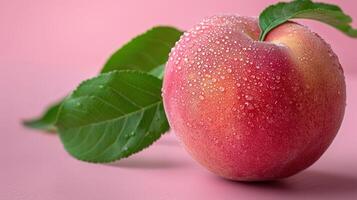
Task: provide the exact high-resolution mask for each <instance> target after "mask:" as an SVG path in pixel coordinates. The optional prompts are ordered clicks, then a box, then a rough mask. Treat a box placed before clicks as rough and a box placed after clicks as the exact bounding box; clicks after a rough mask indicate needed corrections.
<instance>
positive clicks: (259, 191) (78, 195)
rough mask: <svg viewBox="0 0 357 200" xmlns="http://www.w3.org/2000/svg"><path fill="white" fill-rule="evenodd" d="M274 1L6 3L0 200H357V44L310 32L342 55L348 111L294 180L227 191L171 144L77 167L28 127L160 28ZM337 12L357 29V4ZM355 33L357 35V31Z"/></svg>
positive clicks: (1, 24)
mask: <svg viewBox="0 0 357 200" xmlns="http://www.w3.org/2000/svg"><path fill="white" fill-rule="evenodd" d="M274 2H275V1H272V0H271V1H268V0H259V1H258V0H249V1H246V0H220V1H213V0H205V1H186V0H180V1H179V0H154V1H151V2H150V3H149V1H144V0H142V1H137V0H130V1H120V0H112V1H110V0H102V1H89V0H87V1H86V0H76V1H63V0H51V1H46V0H34V1H26V0H23V1H20V0H11V1H10V0H0V67H1V73H0V92H1V94H0V112H1V114H0V134H1V139H0V199H1V200H2V199H4V200H7V199H15V200H18V199H28V200H35V199H36V200H38V199H40V200H42V199H46V200H59V199H66V200H70V199H114V198H115V199H170V200H172V199H225V200H227V199H300V198H306V199H315V198H316V199H357V170H356V169H357V161H356V158H357V146H356V144H355V143H356V142H357V135H356V133H355V132H356V128H357V126H356V122H355V120H356V118H357V104H356V103H355V102H356V101H357V90H356V88H357V59H356V55H357V54H356V52H357V40H356V39H354V40H353V39H350V38H347V37H346V36H344V35H343V34H341V33H340V32H338V31H335V30H334V29H332V28H329V27H327V26H325V25H322V24H319V23H315V22H306V21H304V23H306V24H308V25H309V26H310V27H311V29H313V30H314V31H316V32H318V33H319V34H320V35H321V36H322V37H323V38H325V39H326V40H327V41H328V42H329V43H330V44H331V45H332V48H333V49H334V50H335V52H336V53H337V54H338V55H339V57H340V61H341V63H342V65H343V67H344V69H345V72H346V82H347V90H348V91H347V94H348V99H347V103H348V105H347V109H346V115H345V119H344V122H343V124H342V127H341V130H340V132H339V134H338V136H337V138H336V139H335V141H334V143H333V144H332V146H331V147H330V148H329V149H328V151H327V152H326V154H324V156H323V157H322V158H321V159H320V160H319V161H318V162H317V163H315V164H314V165H313V166H312V167H310V168H309V169H307V170H306V171H304V172H302V173H301V174H298V175H296V176H294V177H291V178H289V179H286V180H283V181H279V182H274V183H264V184H244V183H236V182H230V181H225V180H223V179H221V178H218V177H216V176H215V175H212V174H211V173H209V172H207V171H206V170H205V169H203V168H202V167H200V166H199V165H197V164H196V163H195V162H194V161H193V160H192V159H191V158H190V157H189V156H188V155H187V153H186V152H185V151H184V150H183V148H181V147H180V146H179V144H178V143H177V141H176V139H175V137H174V135H173V134H168V135H165V136H164V137H163V138H162V139H161V140H160V141H158V142H157V143H155V145H153V146H152V147H151V148H149V149H147V150H145V151H144V152H141V153H139V154H137V155H135V156H133V157H131V158H129V159H126V160H123V161H121V162H118V163H116V164H112V165H94V164H88V163H84V162H80V161H77V160H75V159H73V158H71V157H70V156H69V155H67V153H66V152H65V151H64V149H63V147H62V145H61V143H60V141H59V139H58V138H57V137H56V136H55V135H48V134H41V133H39V132H37V131H33V130H28V129H25V128H23V127H22V126H21V124H20V120H21V119H23V118H26V117H31V116H34V115H37V114H40V112H41V111H42V109H43V107H44V106H46V105H47V104H48V103H49V102H52V101H54V100H57V99H58V98H60V97H62V96H64V95H65V94H66V93H67V92H69V91H70V90H71V89H72V88H74V87H75V86H76V85H77V84H78V83H79V82H80V81H81V80H83V79H85V78H89V77H91V76H94V75H95V74H96V73H97V72H98V71H99V70H100V68H101V66H102V65H103V63H104V62H105V60H106V59H107V57H108V55H110V54H111V53H112V52H113V51H114V50H116V49H117V48H118V47H120V46H121V45H122V44H123V43H124V42H126V41H128V40H129V39H131V38H132V37H133V36H135V35H137V34H138V33H141V32H143V31H145V30H147V29H149V28H150V27H152V26H154V25H157V24H164V25H174V26H177V27H179V28H182V29H187V28H189V27H191V26H192V25H194V24H195V23H197V22H199V21H200V20H201V19H202V18H203V17H206V16H210V15H214V14H220V13H237V14H240V15H249V16H252V15H253V16H254V15H258V14H259V12H260V11H261V10H262V9H263V8H264V7H266V6H267V5H268V4H271V3H274ZM326 2H331V3H337V4H339V5H340V6H341V7H342V8H343V10H345V11H346V12H347V13H349V14H350V15H351V16H352V17H353V18H354V19H355V20H356V22H357V1H346V0H343V1H342V0H340V1H339V0H335V1H332V0H330V1H326ZM356 22H354V23H353V24H354V26H355V27H357V23H356Z"/></svg>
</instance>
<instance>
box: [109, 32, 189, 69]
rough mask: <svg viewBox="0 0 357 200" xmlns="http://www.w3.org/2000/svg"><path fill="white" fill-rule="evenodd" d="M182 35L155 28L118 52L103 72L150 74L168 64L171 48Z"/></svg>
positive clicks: (110, 59)
mask: <svg viewBox="0 0 357 200" xmlns="http://www.w3.org/2000/svg"><path fill="white" fill-rule="evenodd" d="M181 35H182V32H181V31H179V30H177V29H175V28H173V27H165V26H158V27H154V28H152V29H150V30H149V31H147V32H145V33H144V34H142V35H139V36H137V37H135V38H134V39H133V40H131V41H130V42H128V43H127V44H126V45H124V46H123V47H122V48H120V49H119V50H118V51H116V52H115V53H114V54H113V55H112V56H111V57H110V58H109V60H108V61H107V63H106V64H105V66H104V68H103V69H102V72H109V71H112V70H121V69H132V70H139V71H145V72H149V71H151V70H153V69H154V68H156V67H158V66H160V65H163V64H165V63H166V61H167V59H168V55H169V53H170V50H171V48H172V47H173V46H174V45H175V43H176V41H178V40H179V38H180V36H181Z"/></svg>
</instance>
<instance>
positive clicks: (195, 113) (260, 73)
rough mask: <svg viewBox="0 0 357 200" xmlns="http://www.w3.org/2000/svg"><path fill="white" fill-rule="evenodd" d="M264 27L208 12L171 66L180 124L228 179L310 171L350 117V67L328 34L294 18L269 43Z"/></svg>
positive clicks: (168, 97) (172, 117) (182, 135)
mask: <svg viewBox="0 0 357 200" xmlns="http://www.w3.org/2000/svg"><path fill="white" fill-rule="evenodd" d="M259 33H260V29H259V26H258V20H257V19H256V18H251V17H241V16H236V15H223V16H213V17H210V18H207V19H205V20H203V21H202V22H201V23H199V24H198V25H196V26H195V27H193V28H192V29H191V30H189V31H187V32H186V33H185V34H184V35H183V36H182V37H181V39H180V40H179V41H178V42H177V44H176V46H175V47H174V48H173V49H172V51H171V53H170V57H169V60H168V62H167V65H166V69H165V76H164V83H163V101H164V107H165V110H166V113H167V117H168V120H169V123H170V126H171V128H172V130H173V131H174V132H175V133H176V135H177V137H178V138H179V139H180V141H181V142H182V143H183V145H184V147H185V148H186V149H187V151H188V152H189V153H190V155H191V156H192V157H193V158H194V159H195V160H196V161H198V162H199V163H200V164H202V165H203V166H205V167H206V168H207V169H209V170H210V171H212V172H213V173H215V174H218V175H220V176H222V177H225V178H227V179H232V180H239V181H262V180H273V179H279V178H284V177H288V176H291V175H293V174H296V173H297V172H299V171H301V170H303V169H305V168H307V167H309V166H310V165H312V164H313V163H314V162H315V161H316V160H318V159H319V157H320V156H321V155H322V154H323V153H324V152H325V150H326V149H327V148H328V146H329V145H330V144H331V142H332V140H333V139H334V137H335V136H336V133H337V131H338V129H339V127H340V125H341V122H342V119H343V115H344V110H345V105H346V88H345V80H344V75H343V70H342V68H341V65H340V63H339V60H338V58H337V56H336V54H335V53H334V52H333V51H332V50H331V48H330V46H329V45H328V44H327V43H326V42H325V41H324V40H323V39H322V38H321V37H319V36H318V35H317V34H316V33H313V32H312V31H310V30H309V29H308V28H307V27H305V26H302V25H300V24H297V23H293V22H287V23H284V24H282V25H280V26H279V27H277V28H275V29H274V30H272V31H271V32H270V33H269V34H268V35H267V37H266V38H265V40H264V41H258V38H259Z"/></svg>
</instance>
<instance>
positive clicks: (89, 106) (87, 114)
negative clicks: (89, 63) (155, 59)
mask: <svg viewBox="0 0 357 200" xmlns="http://www.w3.org/2000/svg"><path fill="white" fill-rule="evenodd" d="M161 86H162V81H161V80H160V79H158V78H156V77H154V76H152V75H149V74H146V73H142V72H138V71H114V72H109V73H105V74H101V75H99V76H97V77H95V78H93V79H90V80H87V81H84V82H83V83H82V84H81V85H80V86H79V87H78V88H77V89H76V90H75V91H74V92H73V93H72V95H70V96H69V97H68V98H66V99H65V100H64V102H63V104H62V106H61V109H60V112H59V115H58V120H57V124H56V126H57V127H58V130H59V133H60V137H61V140H62V142H63V144H64V146H65V149H66V150H67V151H68V152H69V153H70V154H71V155H73V156H74V157H75V158H77V159H80V160H84V161H88V162H100V163H102V162H111V161H114V160H118V159H121V158H124V157H127V156H129V155H131V154H133V153H136V152H138V151H140V150H142V149H143V148H145V147H147V146H149V145H150V144H152V143H153V142H154V141H155V140H157V139H158V138H159V137H160V136H161V134H163V133H165V132H166V131H167V130H168V129H169V125H168V122H167V119H166V115H165V112H164V108H163V104H162V98H161Z"/></svg>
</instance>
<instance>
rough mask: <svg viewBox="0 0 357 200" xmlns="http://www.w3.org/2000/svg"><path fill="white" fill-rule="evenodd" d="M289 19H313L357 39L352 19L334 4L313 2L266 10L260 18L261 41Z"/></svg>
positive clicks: (306, 0)
mask: <svg viewBox="0 0 357 200" xmlns="http://www.w3.org/2000/svg"><path fill="white" fill-rule="evenodd" d="M289 19H313V20H317V21H320V22H323V23H326V24H329V25H331V26H333V27H335V28H336V29H338V30H340V31H342V32H343V33H345V34H346V35H348V36H350V37H355V38H356V37H357V29H354V28H352V27H351V25H350V24H351V22H352V19H351V17H350V16H348V15H346V14H345V13H344V12H343V11H342V10H341V8H339V7H338V6H335V5H332V4H326V3H314V2H312V1H311V0H295V1H292V2H289V3H285V2H281V3H277V4H275V5H272V6H269V7H268V8H266V9H265V10H264V11H263V12H262V13H261V14H260V16H259V25H260V28H261V33H260V37H259V40H261V41H263V40H264V39H265V37H266V35H267V34H268V33H269V32H270V31H271V30H272V29H274V28H275V27H277V26H279V25H280V24H283V23H284V22H286V21H288V20H289Z"/></svg>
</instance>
